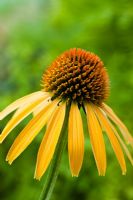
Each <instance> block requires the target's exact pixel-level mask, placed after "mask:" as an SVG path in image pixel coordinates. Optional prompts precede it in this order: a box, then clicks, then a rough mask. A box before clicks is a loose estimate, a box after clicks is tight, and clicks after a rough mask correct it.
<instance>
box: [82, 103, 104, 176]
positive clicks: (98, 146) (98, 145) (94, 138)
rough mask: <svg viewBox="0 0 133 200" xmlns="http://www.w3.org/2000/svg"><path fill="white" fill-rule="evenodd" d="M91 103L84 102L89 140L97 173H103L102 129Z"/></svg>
mask: <svg viewBox="0 0 133 200" xmlns="http://www.w3.org/2000/svg"><path fill="white" fill-rule="evenodd" d="M93 107H94V105H93V104H89V103H86V104H85V109H86V113H87V123H88V129H89V134H90V141H91V144H92V150H93V154H94V157H95V161H96V165H97V168H98V172H99V175H105V172H106V150H105V144H104V138H103V134H102V129H101V127H100V124H99V122H98V120H97V118H96V115H95V113H94V111H93Z"/></svg>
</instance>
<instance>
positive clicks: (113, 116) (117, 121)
mask: <svg viewBox="0 0 133 200" xmlns="http://www.w3.org/2000/svg"><path fill="white" fill-rule="evenodd" d="M102 109H103V110H104V111H105V113H106V114H107V115H108V117H109V118H110V119H111V120H112V121H113V122H114V123H115V124H116V125H117V126H118V127H119V129H120V131H121V133H122V135H123V137H124V139H125V141H126V142H127V143H129V144H131V145H132V146H133V136H132V135H131V134H130V133H129V131H128V129H127V127H126V126H125V125H124V124H123V122H122V121H121V120H120V119H119V118H118V117H117V115H116V114H115V113H114V111H113V110H112V109H111V108H110V107H109V106H108V105H106V104H105V103H103V105H102Z"/></svg>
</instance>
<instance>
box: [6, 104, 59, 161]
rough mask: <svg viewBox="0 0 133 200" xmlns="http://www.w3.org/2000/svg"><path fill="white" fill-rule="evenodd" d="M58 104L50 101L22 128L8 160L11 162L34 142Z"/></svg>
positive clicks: (8, 155)
mask: <svg viewBox="0 0 133 200" xmlns="http://www.w3.org/2000/svg"><path fill="white" fill-rule="evenodd" d="M56 106H57V101H53V102H52V103H48V104H47V105H46V106H45V107H44V108H43V109H42V111H41V112H40V113H39V114H38V115H36V116H35V117H34V118H33V119H32V120H31V121H30V122H29V123H28V124H27V126H26V127H25V128H24V129H23V130H22V132H21V133H20V134H19V135H18V136H17V138H16V139H15V141H14V143H13V144H12V146H11V148H10V150H9V152H8V154H7V158H6V160H7V161H8V162H9V163H10V164H11V163H12V162H13V161H14V160H15V159H16V158H17V157H18V156H19V155H20V154H21V153H22V152H23V151H24V150H25V149H26V147H27V146H28V145H29V144H30V143H31V142H32V140H33V139H34V138H35V136H36V135H37V134H38V133H39V131H40V130H41V129H42V128H43V126H44V125H45V124H46V122H47V120H48V119H49V117H50V116H51V114H52V112H53V111H54V109H55V107H56Z"/></svg>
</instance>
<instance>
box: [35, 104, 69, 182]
mask: <svg viewBox="0 0 133 200" xmlns="http://www.w3.org/2000/svg"><path fill="white" fill-rule="evenodd" d="M65 110H66V104H65V103H63V104H61V105H59V106H58V107H56V110H55V112H54V113H53V115H52V116H51V119H50V121H49V123H48V127H47V129H46V133H45V135H44V137H43V140H42V142H41V145H40V148H39V151H38V155H37V164H36V170H35V178H36V179H38V180H40V178H41V177H42V175H43V174H44V173H45V171H46V169H47V167H48V165H49V163H50V161H51V159H52V157H53V154H54V151H55V148H56V145H57V142H58V138H59V135H60V132H61V129H62V125H63V122H64V117H65Z"/></svg>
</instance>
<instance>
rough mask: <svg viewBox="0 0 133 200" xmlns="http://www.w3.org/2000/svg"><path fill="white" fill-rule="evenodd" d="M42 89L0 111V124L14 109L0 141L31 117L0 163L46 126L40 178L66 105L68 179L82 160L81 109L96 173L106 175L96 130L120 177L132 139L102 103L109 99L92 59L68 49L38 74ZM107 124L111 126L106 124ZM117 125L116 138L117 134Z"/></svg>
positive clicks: (90, 55)
mask: <svg viewBox="0 0 133 200" xmlns="http://www.w3.org/2000/svg"><path fill="white" fill-rule="evenodd" d="M42 87H43V88H42V90H41V91H38V92H35V93H32V94H29V95H27V96H24V97H22V98H20V99H18V100H16V101H15V102H13V103H12V104H10V105H9V106H8V107H6V108H5V109H4V110H3V111H2V112H1V113H0V120H2V119H3V118H4V117H6V116H7V115H8V114H9V113H11V112H13V111H15V114H14V115H13V117H12V119H11V120H10V121H9V122H8V123H7V125H6V127H5V128H4V130H3V132H2V133H1V135H0V142H1V143H2V142H3V140H4V139H5V138H6V137H7V136H8V134H9V133H10V132H11V131H12V130H13V129H14V128H15V127H16V126H17V125H18V124H19V123H20V122H21V121H22V120H23V119H24V118H26V117H27V116H28V115H29V114H31V113H33V118H32V119H31V121H30V122H29V123H28V124H27V126H26V127H25V128H24V129H23V130H22V131H21V133H20V134H19V135H18V136H17V138H16V139H15V141H14V143H13V144H12V146H11V148H10V150H9V152H8V154H7V157H6V160H7V161H8V162H9V164H11V163H12V162H13V161H14V160H15V159H16V158H17V157H18V156H19V155H20V154H21V153H22V152H23V151H24V150H25V149H26V148H27V146H28V145H29V144H30V143H31V142H32V141H33V139H34V138H35V137H36V136H37V134H38V133H39V132H40V131H41V129H42V128H43V127H44V126H45V125H47V128H46V132H45V134H44V137H43V140H42V142H41V145H40V148H39V151H38V155H37V163H36V170H35V178H36V179H40V178H41V177H42V175H43V174H44V173H45V171H46V169H47V168H48V166H49V164H50V161H51V159H52V158H53V155H54V152H55V148H56V145H57V142H58V139H59V137H60V132H61V129H62V126H63V122H64V118H65V112H66V107H67V106H68V104H69V105H70V112H69V120H68V154H69V163H70V169H71V173H72V176H78V175H79V172H80V169H81V167H82V162H83V157H84V133H83V122H82V118H81V114H80V108H81V107H82V108H83V109H84V111H85V113H86V117H87V123H88V132H89V136H90V142H91V145H92V150H93V154H94V158H95V161H96V166H97V169H98V173H99V175H105V172H106V150H105V143H104V138H103V133H102V131H103V130H105V132H106V134H107V137H108V138H109V140H110V143H111V146H112V148H113V150H114V152H115V155H116V157H117V159H118V162H119V164H120V167H121V169H122V173H123V174H125V173H126V163H125V158H124V154H123V151H124V152H125V154H126V155H127V157H128V158H129V160H130V161H131V163H132V164H133V158H132V156H131V154H130V152H129V150H128V148H127V143H129V144H130V145H132V146H133V138H132V136H131V135H130V133H129V132H128V130H127V128H126V127H125V125H124V124H123V123H122V122H121V120H120V119H119V118H118V117H117V116H116V114H115V113H114V112H113V110H112V109H111V108H110V107H109V106H107V105H106V104H105V103H104V102H105V100H106V99H107V97H108V95H109V79H108V74H107V71H106V69H105V67H104V64H103V63H102V61H101V60H100V58H99V57H98V56H96V55H95V54H93V53H90V52H87V51H85V50H82V49H71V50H69V51H66V52H65V53H63V54H62V55H61V56H59V57H58V58H57V59H56V60H55V61H54V62H53V63H52V64H51V66H50V67H49V68H48V69H47V70H46V72H45V73H44V74H43V78H42ZM112 122H113V123H112ZM114 124H115V125H117V126H118V128H119V130H120V132H121V135H119V134H118V132H117V130H116V128H115V126H114Z"/></svg>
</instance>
